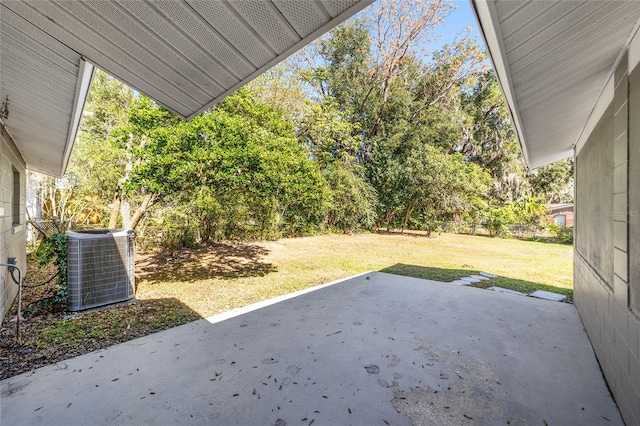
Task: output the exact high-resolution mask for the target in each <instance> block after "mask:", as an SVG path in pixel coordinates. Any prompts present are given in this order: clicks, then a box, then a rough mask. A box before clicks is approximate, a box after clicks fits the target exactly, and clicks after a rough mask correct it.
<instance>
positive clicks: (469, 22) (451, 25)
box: [439, 0, 482, 43]
mask: <svg viewBox="0 0 640 426" xmlns="http://www.w3.org/2000/svg"><path fill="white" fill-rule="evenodd" d="M454 4H455V5H456V6H457V9H455V10H453V11H452V12H451V13H450V14H449V16H448V17H447V18H446V22H445V24H444V25H441V26H440V28H439V33H440V34H442V42H443V43H450V42H452V41H453V40H454V39H455V37H456V34H458V33H459V32H460V31H462V30H463V29H464V28H466V27H471V28H472V29H473V31H472V32H471V37H472V38H474V37H475V38H477V40H478V43H482V37H481V36H480V32H479V31H478V24H477V23H476V18H475V17H474V16H473V12H472V11H471V4H470V3H469V1H468V0H457V1H454Z"/></svg>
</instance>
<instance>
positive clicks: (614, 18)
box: [471, 0, 640, 168]
mask: <svg viewBox="0 0 640 426" xmlns="http://www.w3.org/2000/svg"><path fill="white" fill-rule="evenodd" d="M471 5H472V8H473V9H474V12H475V14H476V18H477V20H478V23H479V24H480V30H481V32H482V34H483V36H484V38H485V41H486V45H487V48H488V49H489V53H490V55H491V58H492V61H493V64H494V67H495V70H496V72H497V74H498V77H499V79H500V83H501V86H502V90H503V93H504V95H505V98H506V100H507V103H508V105H509V109H510V112H511V115H512V118H513V121H514V124H515V127H516V130H517V134H518V139H519V141H520V145H521V147H522V151H523V154H524V157H525V159H526V161H527V164H528V165H529V166H530V167H532V168H536V167H540V166H543V165H545V164H548V163H552V162H554V161H558V160H561V159H564V158H568V157H570V156H572V155H573V149H574V147H576V146H579V145H580V144H581V143H582V142H583V141H582V138H584V137H586V136H587V135H588V134H589V133H590V131H589V129H590V127H591V126H593V125H595V123H594V122H593V121H594V120H593V119H592V120H589V118H590V117H592V116H593V117H598V115H599V114H598V113H597V112H596V113H594V109H595V108H596V102H597V101H598V98H599V97H600V94H601V93H603V90H604V89H605V87H606V85H607V82H608V81H609V78H610V76H611V75H612V73H613V70H614V67H615V65H616V64H617V62H618V61H619V60H620V52H621V51H622V49H623V47H625V46H626V45H627V44H628V43H629V40H630V39H631V36H632V35H633V34H634V33H635V32H636V31H637V29H638V18H639V17H640V2H638V1H594V0H588V1H583V0H578V1H571V0H567V1H542V0H540V1H511V0H509V1H506V0H471Z"/></svg>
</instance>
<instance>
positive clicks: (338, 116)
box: [39, 0, 573, 249]
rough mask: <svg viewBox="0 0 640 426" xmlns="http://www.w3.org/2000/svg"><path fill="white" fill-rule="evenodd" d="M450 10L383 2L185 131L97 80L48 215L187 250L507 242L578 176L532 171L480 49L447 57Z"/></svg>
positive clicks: (51, 189)
mask: <svg viewBox="0 0 640 426" xmlns="http://www.w3.org/2000/svg"><path fill="white" fill-rule="evenodd" d="M453 7H455V5H454V4H453V3H450V2H447V1H440V0H429V1H427V0H415V1H412V2H395V1H385V0H381V1H379V2H376V3H375V4H374V5H373V6H372V7H371V8H369V9H368V10H367V11H366V12H365V13H364V14H361V15H360V17H359V18H357V19H352V20H349V21H347V22H346V23H344V24H343V25H341V26H339V27H337V28H336V29H334V30H332V31H331V32H330V33H329V34H328V35H327V36H325V37H323V38H321V39H320V40H318V41H317V42H315V43H314V44H312V45H311V46H309V47H307V48H306V49H304V50H302V51H301V52H299V53H298V54H296V55H294V57H292V58H291V59H290V60H288V61H286V62H285V63H283V64H280V65H279V66H277V67H276V68H274V69H272V70H271V71H269V72H268V73H266V74H264V75H262V76H261V77H259V78H258V79H257V80H256V81H254V82H253V83H251V84H250V85H249V86H248V87H246V88H244V89H241V90H240V91H238V92H236V93H235V94H233V95H231V96H229V97H227V98H226V99H225V100H224V101H223V102H222V103H220V104H219V105H217V106H215V107H213V108H211V109H210V110H208V111H206V112H204V113H203V114H201V115H200V116H198V117H196V118H194V119H193V120H191V121H188V122H185V121H182V120H180V119H179V118H178V117H176V116H175V115H174V114H173V113H171V112H170V111H167V110H166V109H164V108H162V107H160V106H158V105H157V104H155V103H154V102H153V101H151V100H149V99H147V98H146V97H144V96H143V95H141V94H139V93H136V92H133V91H132V90H130V89H129V88H127V87H126V86H125V85H123V84H122V83H120V82H118V81H117V80H115V79H113V78H111V77H109V76H107V75H106V74H104V73H102V72H98V73H97V74H96V78H95V80H94V84H93V86H92V89H91V93H90V96H89V100H88V104H87V107H86V110H85V116H84V120H83V124H82V129H81V132H80V136H79V139H78V141H77V143H76V146H75V149H74V152H73V155H72V158H71V161H70V164H69V167H68V170H67V176H66V178H65V179H66V180H65V181H63V182H62V183H61V181H57V182H56V181H55V180H54V179H48V180H47V179H43V180H41V183H40V191H39V193H40V194H41V197H42V198H43V200H44V202H43V207H44V213H45V216H49V217H57V218H58V219H63V220H64V221H65V222H66V223H68V224H69V226H71V227H79V226H102V227H106V226H108V227H132V228H135V229H137V232H138V236H139V239H140V241H142V242H146V243H147V244H148V245H154V246H157V245H158V244H160V245H162V246H164V247H167V248H171V249H178V248H180V247H184V246H188V247H192V246H195V245H198V244H201V243H206V242H210V241H218V240H224V239H270V238H278V237H281V236H298V235H309V234H314V233H322V232H346V233H351V232H357V231H358V230H362V229H371V228H374V227H380V228H386V229H392V228H399V229H402V230H404V229H422V230H426V231H428V232H429V233H430V232H433V231H435V230H437V229H439V226H440V225H439V224H441V223H443V222H446V221H465V222H469V223H476V224H477V223H480V224H483V225H484V226H485V227H486V228H487V229H489V231H490V232H491V234H492V235H504V234H505V233H506V230H507V229H508V226H509V225H512V224H526V225H534V224H539V223H540V221H541V219H542V218H544V216H545V207H544V205H545V204H548V203H561V202H568V201H571V199H572V174H573V165H572V163H571V162H570V161H564V162H560V163H557V164H554V165H550V166H547V167H544V168H541V169H538V170H533V171H531V170H527V168H526V167H525V165H524V164H523V160H522V156H521V155H520V151H519V147H518V143H517V140H516V136H515V133H514V131H513V128H512V126H511V123H510V119H509V115H508V111H507V109H506V107H505V104H504V102H503V99H502V95H501V91H500V88H499V85H498V82H497V80H496V78H495V76H494V74H493V72H492V71H491V70H490V69H489V65H488V61H487V59H486V55H485V53H484V52H483V51H482V50H481V49H480V48H479V47H478V45H477V41H476V40H473V39H470V38H469V37H468V35H467V34H466V33H464V32H463V33H461V34H460V35H459V37H458V39H457V40H456V41H454V42H453V43H451V44H449V45H444V46H443V47H442V48H440V49H439V50H438V51H435V52H429V51H427V50H426V47H427V46H430V42H432V41H434V40H436V39H437V33H438V25H440V24H441V23H442V22H443V21H444V20H445V19H446V17H447V15H448V13H449V12H450V11H451V10H452V8H453Z"/></svg>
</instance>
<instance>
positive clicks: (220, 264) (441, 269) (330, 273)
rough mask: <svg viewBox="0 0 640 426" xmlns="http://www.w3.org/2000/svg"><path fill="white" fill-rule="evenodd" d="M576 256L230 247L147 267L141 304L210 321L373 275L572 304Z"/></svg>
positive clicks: (496, 242)
mask: <svg viewBox="0 0 640 426" xmlns="http://www.w3.org/2000/svg"><path fill="white" fill-rule="evenodd" d="M572 256H573V250H572V247H571V246H568V245H559V244H550V243H542V242H532V241H521V240H515V239H500V238H489V237H483V236H470V235H455V234H441V235H436V236H434V237H432V238H426V237H424V236H421V235H416V234H411V235H399V234H360V235H323V236H315V237H305V238H291V239H281V240H278V241H273V242H256V243H225V244H216V245H213V246H212V247H208V248H203V249H198V250H192V251H185V252H181V253H177V254H174V255H173V256H167V255H164V254H156V255H153V256H149V257H146V258H143V259H141V261H140V262H139V268H138V270H139V274H138V297H140V298H141V299H143V300H144V299H162V298H175V299H176V300H179V301H180V302H181V303H183V304H184V305H186V306H188V307H189V308H190V309H191V310H193V311H195V312H197V313H198V314H199V315H201V316H203V317H206V316H210V315H213V314H216V313H219V312H223V311H226V310H229V309H232V308H236V307H240V306H244V305H247V304H250V303H254V302H258V301H260V300H264V299H267V298H271V297H275V296H279V295H283V294H286V293H289V292H292V291H296V290H301V289H305V288H308V287H311V286H314V285H317V284H321V283H325V282H328V281H332V280H335V279H339V278H344V277H347V276H350V275H354V274H357V273H360V272H364V271H368V270H374V271H383V272H390V273H396V274H400V275H408V276H415V277H419V278H426V279H432V280H438V281H447V282H448V281H452V280H454V279H457V278H460V277H463V276H467V275H470V274H473V273H477V272H479V271H486V272H491V273H494V274H496V275H499V278H496V279H494V280H491V281H488V282H483V283H481V285H480V286H484V287H486V286H489V285H498V286H501V287H506V288H510V289H514V290H519V291H524V292H529V291H533V290H536V289H542V290H548V291H554V292H558V293H562V294H565V295H567V296H572V261H573V257H572Z"/></svg>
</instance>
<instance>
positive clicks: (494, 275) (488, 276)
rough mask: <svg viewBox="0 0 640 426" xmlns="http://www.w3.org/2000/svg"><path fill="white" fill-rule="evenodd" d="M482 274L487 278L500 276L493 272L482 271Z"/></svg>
mask: <svg viewBox="0 0 640 426" xmlns="http://www.w3.org/2000/svg"><path fill="white" fill-rule="evenodd" d="M480 275H482V276H483V277H485V278H497V277H498V276H497V275H496V274H492V273H491V272H480Z"/></svg>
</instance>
